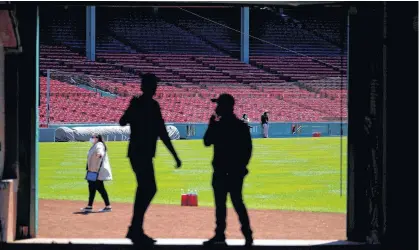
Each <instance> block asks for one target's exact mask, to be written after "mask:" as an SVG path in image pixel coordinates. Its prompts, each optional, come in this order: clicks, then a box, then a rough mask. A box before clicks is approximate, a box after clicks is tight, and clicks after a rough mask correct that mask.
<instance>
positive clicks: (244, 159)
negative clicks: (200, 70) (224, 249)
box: [204, 94, 253, 247]
mask: <svg viewBox="0 0 419 250" xmlns="http://www.w3.org/2000/svg"><path fill="white" fill-rule="evenodd" d="M212 102H216V103H217V107H216V109H215V112H216V114H214V115H212V116H211V118H210V121H209V125H208V129H207V131H206V132H205V135H204V145H205V146H206V147H209V146H211V145H214V158H213V161H212V165H213V169H214V172H213V176H212V187H213V190H214V198H215V217H216V229H215V236H214V237H213V238H211V239H209V240H208V241H205V242H204V246H206V247H208V246H214V245H226V242H225V240H226V237H225V230H226V217H227V207H226V201H227V194H228V193H230V197H231V202H232V203H233V206H234V209H235V210H236V212H237V215H238V216H239V220H240V223H241V231H242V233H243V235H244V237H245V240H246V246H247V247H250V246H252V244H253V236H252V235H253V232H252V230H251V227H250V222H249V215H248V213H247V209H246V206H245V204H244V202H243V194H242V192H243V181H244V178H245V177H246V175H247V174H248V173H249V171H248V169H247V165H248V164H249V161H250V158H251V156H252V138H251V136H250V131H249V128H248V125H247V124H246V123H245V122H243V121H241V120H240V119H238V118H237V117H236V116H235V115H234V112H233V111H234V103H235V101H234V98H233V96H231V95H229V94H221V95H220V96H219V97H218V99H212Z"/></svg>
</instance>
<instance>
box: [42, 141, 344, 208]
mask: <svg viewBox="0 0 419 250" xmlns="http://www.w3.org/2000/svg"><path fill="white" fill-rule="evenodd" d="M340 142H341V138H339V137H328V138H327V137H325V138H290V139H254V140H253V146H254V151H253V158H252V160H251V163H250V165H249V170H250V174H249V175H248V177H247V178H246V180H245V188H244V200H245V202H246V204H247V206H248V208H253V209H281V210H297V211H319V212H338V213H345V212H346V183H347V170H346V165H347V164H346V159H347V155H346V143H347V139H346V138H343V154H342V155H341V151H340ZM107 145H108V148H109V157H110V162H111V165H112V171H113V177H114V180H113V181H111V182H107V183H106V187H107V190H108V192H109V195H110V198H111V201H113V202H133V198H134V191H135V188H136V182H135V177H134V175H133V173H132V170H131V167H130V165H129V162H128V159H127V158H126V151H127V145H128V144H127V142H108V144H107ZM174 145H175V148H176V149H177V151H178V154H179V156H180V158H181V159H182V161H183V168H182V169H178V170H175V168H174V160H173V158H172V156H171V155H170V154H169V152H168V151H167V149H166V148H165V147H164V146H163V145H162V143H161V142H159V145H158V149H157V156H156V158H155V161H154V162H155V170H156V176H157V186H158V192H157V195H156V197H155V199H154V200H153V203H154V204H177V205H178V204H180V192H181V189H185V190H187V189H196V190H198V192H199V204H200V206H213V195H212V190H211V173H212V167H211V164H210V163H211V159H212V147H211V148H205V147H204V146H203V142H202V141H201V140H186V141H174ZM89 146H90V144H89V143H87V142H85V143H40V170H39V175H40V180H39V187H40V192H39V197H40V198H41V199H62V200H86V201H87V194H88V190H87V183H86V181H85V180H84V176H85V166H86V157H87V151H88V149H89ZM341 157H342V163H343V196H342V197H341V196H340V162H341ZM96 201H97V204H101V206H102V200H101V197H100V195H99V194H98V195H97V196H96ZM229 206H230V207H231V203H230V202H229Z"/></svg>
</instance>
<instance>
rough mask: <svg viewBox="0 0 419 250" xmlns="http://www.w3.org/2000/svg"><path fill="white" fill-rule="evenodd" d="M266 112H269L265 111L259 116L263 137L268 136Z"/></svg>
mask: <svg viewBox="0 0 419 250" xmlns="http://www.w3.org/2000/svg"><path fill="white" fill-rule="evenodd" d="M268 114H269V113H268V112H265V113H263V115H262V116H261V117H260V120H261V124H262V130H263V137H264V138H268V135H269V117H268Z"/></svg>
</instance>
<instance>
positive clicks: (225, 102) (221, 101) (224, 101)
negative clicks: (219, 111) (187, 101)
mask: <svg viewBox="0 0 419 250" xmlns="http://www.w3.org/2000/svg"><path fill="white" fill-rule="evenodd" d="M211 101H212V102H215V103H217V104H218V105H222V106H231V107H234V104H235V100H234V97H233V96H232V95H230V94H225V93H224V94H221V95H220V96H219V97H218V98H214V99H211Z"/></svg>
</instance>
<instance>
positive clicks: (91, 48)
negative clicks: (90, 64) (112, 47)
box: [86, 6, 96, 61]
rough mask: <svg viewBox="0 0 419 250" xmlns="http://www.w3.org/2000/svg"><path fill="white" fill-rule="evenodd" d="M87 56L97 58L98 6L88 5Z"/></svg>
mask: <svg viewBox="0 0 419 250" xmlns="http://www.w3.org/2000/svg"><path fill="white" fill-rule="evenodd" d="M86 56H87V59H88V60H90V61H95V58H96V7H95V6H86Z"/></svg>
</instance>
